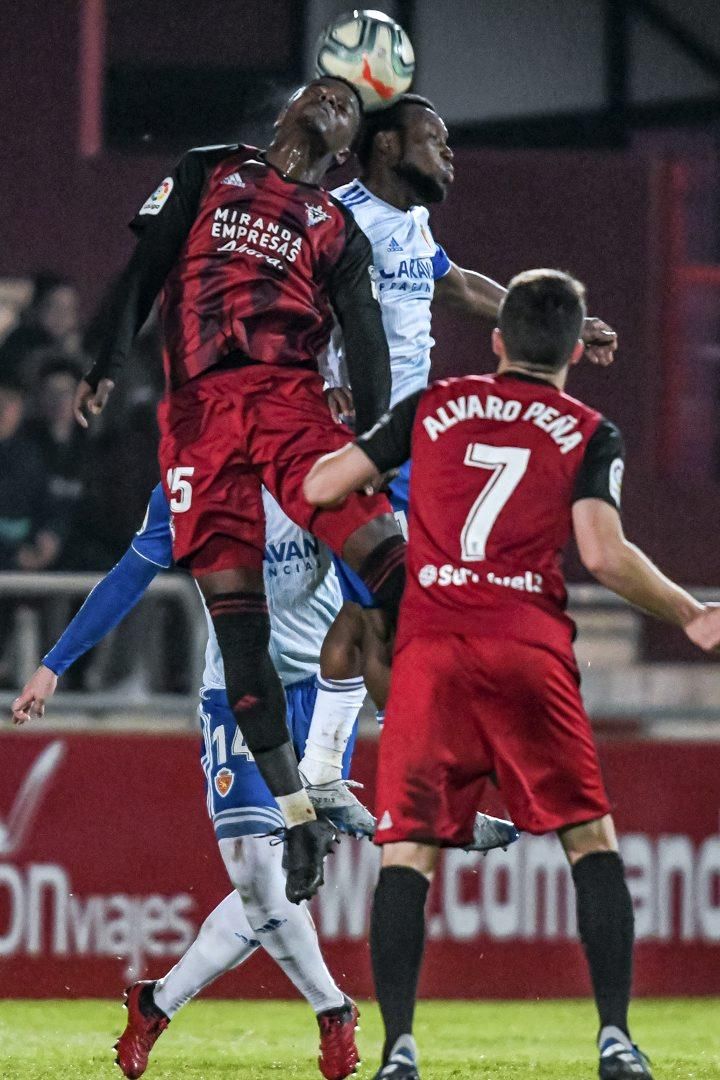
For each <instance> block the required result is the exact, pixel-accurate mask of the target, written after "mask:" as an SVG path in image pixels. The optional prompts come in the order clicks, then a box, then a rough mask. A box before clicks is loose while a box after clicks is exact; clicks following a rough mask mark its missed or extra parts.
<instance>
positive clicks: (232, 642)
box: [197, 568, 334, 903]
mask: <svg viewBox="0 0 720 1080" xmlns="http://www.w3.org/2000/svg"><path fill="white" fill-rule="evenodd" d="M197 580H198V584H199V585H200V588H201V590H202V593H203V596H204V598H205V602H206V604H207V606H208V610H209V612H210V617H211V619H212V622H213V627H214V629H215V633H216V635H217V639H218V644H219V646H220V651H221V653H222V658H223V665H224V668H225V681H226V684H227V697H228V701H229V702H230V706H231V709H232V712H233V715H234V717H235V720H236V722H237V725H238V728H239V729H240V731H241V732H242V734H243V738H244V740H245V743H246V745H247V748H248V750H249V751H250V753H252V755H253V757H254V759H255V763H256V765H257V767H258V769H259V770H260V773H261V774H262V776H263V779H264V780H265V782H266V784H267V786H268V788H269V790H270V792H271V793H272V794H273V796H274V797H275V800H276V802H277V804H278V806H279V808H280V811H281V813H282V816H283V820H284V823H285V826H286V830H287V831H286V844H287V867H288V875H287V882H286V888H287V893H288V897H289V898H291V899H292V900H293V901H294V902H296V903H297V902H299V901H300V900H303V899H309V897H311V896H313V895H314V893H315V892H316V891H317V889H318V888H319V886H320V885H321V884H322V880H323V859H324V857H325V855H326V854H327V852H328V850H329V848H330V846H331V844H332V842H333V840H334V832H333V829H332V827H331V826H330V825H329V823H328V822H326V821H318V820H317V819H316V815H315V811H314V809H313V806H312V803H311V802H310V800H309V798H308V796H307V794H306V792H305V788H304V786H303V783H302V780H301V779H300V774H299V772H298V765H297V758H296V757H295V751H294V750H293V747H292V744H291V742H290V739H289V735H288V730H287V724H286V720H285V695H284V693H283V688H282V684H281V682H280V679H279V677H278V674H277V672H276V671H275V668H274V667H273V664H272V661H271V659H270V653H269V649H268V646H269V643H270V617H269V614H268V609H267V601H266V599H265V593H264V586H263V577H262V569H248V568H235V569H230V570H217V571H214V572H211V573H205V574H198V575H197Z"/></svg>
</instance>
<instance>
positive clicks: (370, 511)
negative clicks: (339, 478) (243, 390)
mask: <svg viewBox="0 0 720 1080" xmlns="http://www.w3.org/2000/svg"><path fill="white" fill-rule="evenodd" d="M252 377H253V379H254V380H255V383H256V384H257V385H256V388H255V391H256V392H255V395H254V396H253V397H250V396H248V398H247V400H246V403H245V406H246V411H245V419H246V437H247V441H248V447H249V453H250V457H251V459H252V461H253V463H254V465H255V466H256V467H257V468H258V470H259V471H260V473H261V475H262V480H263V483H264V484H265V486H266V487H267V488H268V490H269V491H270V492H271V493H272V495H273V496H274V497H275V499H276V500H277V501H278V503H279V504H280V506H281V507H282V509H283V510H284V511H285V513H286V514H287V515H288V517H289V518H291V519H292V520H293V521H294V522H296V524H298V525H300V526H301V527H302V528H304V529H307V530H308V531H309V532H311V533H312V534H313V535H314V536H317V537H318V538H319V539H320V540H322V541H323V542H324V543H326V544H327V545H328V547H330V548H331V550H333V551H334V552H335V553H336V554H341V553H342V550H343V547H344V546H345V543H346V541H347V539H348V537H349V536H351V535H352V534H353V533H354V532H356V531H357V530H358V529H359V528H360V527H361V526H363V525H366V524H367V523H368V522H371V521H373V520H374V519H375V518H377V517H381V516H383V515H385V514H388V515H389V514H391V513H392V509H391V506H390V503H389V501H388V499H387V498H386V497H385V496H384V495H372V496H367V495H358V494H352V495H350V496H349V497H348V498H347V499H346V501H345V503H344V504H343V506H341V507H337V508H335V509H333V510H324V509H321V508H319V507H316V506H311V505H310V503H308V502H307V500H306V499H305V497H304V495H303V493H302V482H303V480H304V479H305V476H306V475H307V473H308V472H309V471H310V469H311V467H312V466H313V465H314V464H315V462H316V461H317V460H318V458H320V457H322V456H323V454H328V453H332V452H333V451H335V450H340V449H342V447H343V446H347V444H348V443H350V442H353V440H354V436H353V434H352V433H351V432H350V431H349V430H348V429H347V428H346V427H344V426H343V425H342V424H336V423H335V421H334V420H333V419H332V417H331V415H330V412H329V410H328V407H327V403H326V401H325V395H324V393H323V383H322V379H321V378H320V376H319V375H318V374H317V373H316V372H307V371H288V370H283V369H270V370H268V371H266V372H264V373H259V374H257V375H256V374H253V376H252Z"/></svg>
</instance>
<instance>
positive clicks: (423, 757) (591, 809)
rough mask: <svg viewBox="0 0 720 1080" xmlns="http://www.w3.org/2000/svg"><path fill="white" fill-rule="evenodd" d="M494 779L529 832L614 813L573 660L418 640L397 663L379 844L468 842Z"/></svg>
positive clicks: (493, 642)
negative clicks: (487, 784)
mask: <svg viewBox="0 0 720 1080" xmlns="http://www.w3.org/2000/svg"><path fill="white" fill-rule="evenodd" d="M491 774H492V775H493V776H494V778H495V779H496V781H497V784H498V786H499V788H500V791H501V793H502V796H503V800H504V802H505V805H506V806H507V809H508V812H509V814H510V816H511V817H512V819H513V821H514V822H515V824H516V825H517V827H518V828H519V829H521V830H522V831H524V832H530V833H546V832H551V831H553V830H555V829H559V828H561V827H562V826H564V825H577V824H580V823H581V822H584V821H592V820H594V819H595V818H599V817H602V816H603V815H604V814H607V813H609V810H610V807H609V804H608V800H607V795H606V794H605V788H604V786H603V781H602V776H601V773H600V765H599V762H598V758H597V752H596V749H595V744H594V742H593V737H592V732H591V730H590V721H589V720H588V717H587V714H586V712H585V709H584V707H583V703H582V700H581V698H580V691H579V679H578V673H577V667H576V666H575V662H574V659H573V657H572V655H569V656H567V657H564V656H562V655H560V654H559V653H556V652H552V651H550V650H548V649H546V648H543V647H541V646H535V645H528V644H525V643H521V642H517V641H512V640H508V639H507V638H505V639H499V638H480V637H461V636H459V635H452V634H449V635H446V636H443V637H413V638H411V639H410V640H409V641H408V642H407V644H405V645H404V646H402V647H401V648H400V650H399V651H398V652H397V653H396V655H395V658H394V660H393V669H392V679H391V684H390V697H389V700H388V705H387V709H386V713H385V725H384V728H383V732H382V735H381V738H380V758H379V765H378V779H377V784H378V787H377V803H376V814H377V817H378V828H377V832H376V834H375V839H376V843H378V844H389V843H393V842H395V841H399V840H416V841H428V842H434V843H438V844H440V845H442V846H448V847H462V846H464V845H465V844H467V843H469V841H470V839H471V837H472V831H473V821H474V818H475V813H476V811H477V810H478V809H480V806H481V801H482V797H483V788H484V785H485V782H486V780H487V778H488V777H489V776H490V775H491Z"/></svg>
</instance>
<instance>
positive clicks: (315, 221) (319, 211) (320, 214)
mask: <svg viewBox="0 0 720 1080" xmlns="http://www.w3.org/2000/svg"><path fill="white" fill-rule="evenodd" d="M305 209H306V210H307V223H308V226H309V227H310V226H312V225H320V224H321V223H322V222H323V221H329V220H330V214H328V212H327V211H326V210H325V208H324V207H323V206H314V205H313V204H312V203H305Z"/></svg>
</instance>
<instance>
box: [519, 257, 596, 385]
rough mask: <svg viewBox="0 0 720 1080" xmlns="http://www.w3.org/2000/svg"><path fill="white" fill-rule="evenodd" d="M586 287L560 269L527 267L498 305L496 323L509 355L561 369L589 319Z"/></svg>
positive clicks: (549, 369)
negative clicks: (585, 320) (586, 315)
mask: <svg viewBox="0 0 720 1080" xmlns="http://www.w3.org/2000/svg"><path fill="white" fill-rule="evenodd" d="M585 313H586V308H585V286H584V285H583V284H582V283H581V282H580V281H577V280H576V279H575V278H574V277H572V276H571V275H570V274H566V273H564V272H563V271H562V270H526V271H525V273H523V274H518V275H517V277H514V278H513V279H512V281H511V282H510V284H509V286H508V291H507V293H506V295H505V298H504V299H503V302H502V304H501V305H500V312H499V315H498V326H499V328H500V330H501V332H502V336H503V341H504V342H505V348H506V350H507V354H508V357H509V359H510V360H517V361H519V362H521V363H525V364H531V365H532V366H533V367H537V368H544V369H545V370H546V371H559V370H560V368H563V367H564V366H565V364H567V362H568V360H569V359H570V355H571V353H572V351H573V349H574V347H575V344H576V342H577V340H578V338H579V337H580V332H581V330H582V325H583V320H584V319H585Z"/></svg>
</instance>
